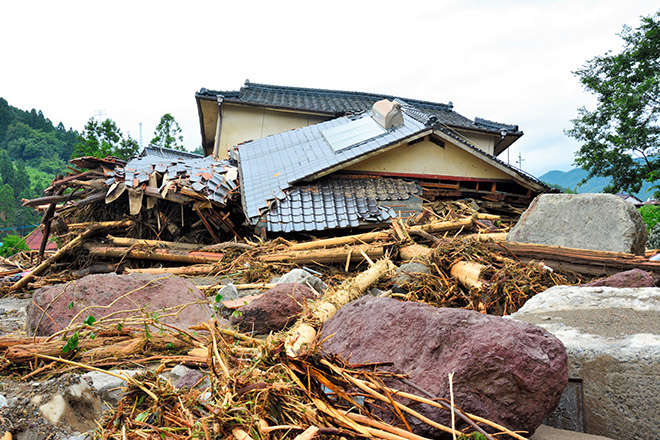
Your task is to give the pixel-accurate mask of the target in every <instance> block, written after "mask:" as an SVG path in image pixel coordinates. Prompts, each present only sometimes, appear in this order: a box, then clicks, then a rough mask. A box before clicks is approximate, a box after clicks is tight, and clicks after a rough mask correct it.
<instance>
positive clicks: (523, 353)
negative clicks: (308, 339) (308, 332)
mask: <svg viewBox="0 0 660 440" xmlns="http://www.w3.org/2000/svg"><path fill="white" fill-rule="evenodd" d="M520 324H523V323H518V322H515V321H511V320H506V319H503V318H501V317H497V316H490V315H482V314H480V313H478V312H474V311H469V310H463V309H448V308H435V307H432V306H429V305H426V304H421V303H413V302H401V301H397V300H394V299H391V298H373V297H362V298H360V299H358V300H356V301H353V302H351V303H350V304H348V305H346V306H344V307H342V308H341V309H340V310H339V312H338V313H337V314H336V315H335V316H334V317H333V318H332V319H330V320H329V321H328V322H326V323H325V324H324V326H323V330H322V335H321V337H320V339H321V340H323V339H324V338H326V337H328V336H330V335H332V334H334V336H333V337H332V338H330V339H329V340H327V341H325V342H324V343H323V348H324V349H325V350H326V351H329V352H332V353H338V354H340V355H341V356H343V357H344V358H346V359H348V358H349V357H350V362H351V363H365V362H391V363H393V365H392V366H391V367H383V368H385V369H387V370H389V371H393V372H396V373H402V374H403V373H405V374H409V379H410V381H412V382H413V383H415V384H416V385H418V386H420V387H422V388H424V389H425V390H427V391H428V392H430V393H431V394H433V395H434V396H437V397H440V398H445V399H448V398H449V384H448V378H447V375H448V373H451V372H452V371H453V372H455V376H454V380H453V383H454V396H455V401H456V404H457V406H459V407H461V408H462V409H463V410H465V411H468V412H471V413H474V414H477V415H479V416H482V417H486V418H488V419H491V420H493V421H496V422H499V423H501V424H504V425H506V426H508V427H509V428H511V429H514V430H525V431H530V432H533V431H534V430H535V429H536V428H537V427H538V426H539V425H540V424H541V422H542V421H543V418H544V417H545V416H546V415H547V414H548V413H549V412H551V411H552V410H553V409H554V407H555V406H556V405H557V402H558V401H559V397H560V396H561V393H562V391H563V390H564V387H565V386H566V381H567V376H566V351H565V350H564V347H563V345H562V344H561V342H560V341H559V340H558V339H557V338H555V337H553V336H552V335H550V334H549V333H548V332H546V331H544V330H543V329H541V328H539V327H537V326H534V325H529V324H523V325H520ZM385 382H386V383H387V384H388V385H389V386H391V387H392V388H395V389H399V390H403V391H407V392H411V393H414V394H419V391H417V390H415V389H413V388H412V387H410V386H408V385H405V384H403V383H402V382H400V381H399V380H398V379H395V378H388V379H385ZM410 406H411V407H412V408H413V409H415V410H417V411H420V412H421V413H423V414H424V415H426V416H427V417H429V418H431V419H433V420H436V421H439V422H440V423H443V424H444V425H445V426H447V425H449V424H450V423H451V422H450V416H449V414H448V413H447V412H446V411H442V410H437V409H434V408H430V407H427V406H422V405H420V404H411V405H410ZM380 415H381V416H383V417H386V418H387V417H388V415H386V414H380ZM408 420H409V422H410V423H411V425H412V426H413V431H414V432H415V433H416V434H419V435H422V436H427V437H432V438H445V437H443V434H442V433H440V432H439V431H436V430H434V429H432V428H430V427H428V426H426V425H424V424H422V423H421V422H419V421H417V420H416V419H413V418H409V419H408ZM450 438H451V437H450Z"/></svg>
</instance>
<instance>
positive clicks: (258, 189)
mask: <svg viewBox="0 0 660 440" xmlns="http://www.w3.org/2000/svg"><path fill="white" fill-rule="evenodd" d="M402 110H403V111H402V114H403V124H402V125H399V126H395V127H392V128H390V129H389V130H386V131H384V133H383V134H380V135H377V136H375V137H371V138H369V139H366V140H364V141H360V142H357V143H355V144H353V145H350V146H348V147H346V148H342V149H340V150H338V151H335V150H334V149H333V147H332V146H331V144H330V143H329V142H328V140H327V139H326V137H325V136H324V132H326V131H327V130H329V129H333V128H335V127H340V126H342V125H346V124H349V123H351V122H353V121H358V120H360V119H362V118H371V116H370V113H364V114H361V115H357V116H344V117H340V118H336V119H332V120H330V121H326V122H321V123H318V124H315V125H310V126H307V127H303V128H299V129H296V130H290V131H286V132H284V133H279V134H276V135H272V136H268V137H265V138H263V139H258V140H256V141H252V142H248V143H245V144H242V145H240V146H238V148H237V153H238V161H239V167H240V179H241V187H242V200H243V207H244V210H245V213H246V215H247V217H248V218H249V219H251V221H253V222H255V221H256V218H257V217H259V216H260V215H261V214H263V213H264V212H265V210H266V209H267V208H268V207H269V205H270V203H271V202H272V201H273V200H280V201H281V200H284V199H285V198H286V196H287V194H286V193H285V191H286V190H287V189H289V188H290V187H291V186H293V185H294V184H295V183H297V182H300V181H302V180H314V179H317V178H319V177H322V176H324V175H326V174H329V173H331V172H333V171H336V170H338V169H340V168H342V167H345V166H348V165H349V164H350V163H352V162H353V161H354V160H356V159H358V158H360V157H363V156H366V155H368V154H370V153H373V152H376V151H380V150H383V149H385V148H387V147H390V146H396V145H399V144H401V143H402V142H404V141H407V140H412V139H414V138H418V137H421V136H424V135H426V134H428V133H430V132H431V128H430V126H429V125H428V124H430V123H432V122H433V121H434V119H433V118H428V117H426V118H422V117H420V115H421V114H420V113H418V112H413V111H412V110H411V109H410V108H409V107H408V106H404V107H403V108H402Z"/></svg>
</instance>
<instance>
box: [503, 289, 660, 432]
mask: <svg viewBox="0 0 660 440" xmlns="http://www.w3.org/2000/svg"><path fill="white" fill-rule="evenodd" d="M511 318H512V319H516V320H518V321H523V322H528V323H532V324H536V325H538V326H540V327H542V328H544V329H546V330H548V331H549V332H550V333H552V334H553V335H555V336H556V337H557V338H559V339H560V340H561V341H562V342H563V343H564V345H565V346H566V351H567V353H568V364H569V379H570V380H572V381H581V388H582V402H583V418H584V421H583V424H584V431H585V432H586V433H589V434H595V435H603V436H606V437H611V438H615V439H618V440H627V439H630V440H632V439H640V438H644V439H651V438H660V437H658V433H660V289H658V288H611V287H578V286H555V287H552V288H550V289H548V290H546V291H545V292H542V293H540V294H537V295H536V296H534V297H533V298H531V299H530V300H529V301H528V302H527V303H526V304H525V305H524V306H523V307H522V308H521V309H520V310H519V311H518V312H516V313H514V314H513V315H511ZM569 390H570V387H569ZM569 392H574V391H569ZM560 411H561V405H560ZM567 416H568V414H562V417H564V418H566V417H567ZM575 417H577V414H576V415H575ZM550 419H552V415H551V416H550ZM547 422H548V419H546V423H547Z"/></svg>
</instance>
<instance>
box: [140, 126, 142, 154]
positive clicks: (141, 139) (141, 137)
mask: <svg viewBox="0 0 660 440" xmlns="http://www.w3.org/2000/svg"><path fill="white" fill-rule="evenodd" d="M140 151H142V122H140Z"/></svg>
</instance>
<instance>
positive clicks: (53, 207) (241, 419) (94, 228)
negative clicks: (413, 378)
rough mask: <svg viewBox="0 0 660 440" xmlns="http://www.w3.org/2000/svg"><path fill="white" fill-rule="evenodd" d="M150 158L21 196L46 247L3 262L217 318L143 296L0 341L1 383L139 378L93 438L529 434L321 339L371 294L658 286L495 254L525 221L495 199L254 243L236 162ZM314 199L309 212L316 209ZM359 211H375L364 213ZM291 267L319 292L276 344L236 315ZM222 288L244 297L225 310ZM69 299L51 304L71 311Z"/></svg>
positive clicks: (588, 264) (16, 287)
mask: <svg viewBox="0 0 660 440" xmlns="http://www.w3.org/2000/svg"><path fill="white" fill-rule="evenodd" d="M152 153H154V154H156V153H155V152H152ZM154 154H151V155H146V156H143V157H139V158H136V159H133V160H131V161H129V162H123V161H120V160H118V159H114V158H106V159H97V158H78V159H75V160H74V161H73V163H74V165H75V166H76V167H77V168H72V173H71V174H70V175H68V176H66V177H60V178H58V179H56V180H55V181H54V182H53V183H52V185H51V186H50V187H49V188H48V189H47V192H46V196H45V197H42V198H39V199H35V200H31V201H26V205H28V206H34V207H36V208H38V209H41V210H42V211H43V212H44V216H43V221H42V229H43V236H44V240H43V242H42V249H41V250H40V251H39V252H36V253H33V254H31V258H28V256H27V255H25V254H24V255H22V256H21V255H19V256H17V257H15V258H13V259H12V260H10V261H7V262H6V263H7V264H5V265H4V267H5V269H3V272H2V274H1V275H2V276H3V277H4V281H3V285H2V286H3V287H2V288H3V291H4V292H5V293H9V294H11V293H20V292H24V291H25V290H26V289H37V288H44V290H43V291H42V292H44V291H46V290H45V288H46V286H50V285H53V284H62V283H64V282H69V281H72V282H71V283H70V284H68V285H69V286H73V287H71V288H72V289H73V294H74V297H76V298H78V296H76V295H77V293H76V291H75V289H77V288H83V287H84V286H85V283H84V282H83V281H75V280H78V279H80V278H83V277H86V276H87V275H90V274H100V273H108V274H113V275H103V277H106V276H107V277H110V276H112V277H115V276H120V275H114V274H121V276H126V274H129V275H130V274H136V278H139V277H141V276H144V277H147V276H150V277H155V276H158V277H163V278H168V277H174V276H185V277H190V281H191V282H194V283H195V284H196V285H197V288H199V290H200V291H202V292H203V293H199V292H197V290H196V288H195V289H190V290H195V292H196V293H198V294H199V295H201V297H203V298H202V301H206V302H205V306H211V307H209V309H215V310H211V311H210V312H209V315H208V317H209V319H208V320H207V321H205V322H201V323H200V324H198V325H196V326H193V327H190V328H178V327H177V326H176V325H173V324H172V323H170V322H165V320H161V319H160V318H159V316H158V315H157V314H153V313H151V312H150V311H149V309H148V308H147V304H146V302H147V301H148V295H147V296H146V297H141V298H146V299H140V300H139V302H138V303H136V304H133V306H132V307H129V308H130V309H131V310H130V311H131V312H132V313H133V315H132V316H131V317H126V316H123V315H121V312H122V311H113V312H112V313H110V314H108V315H105V314H101V313H96V314H95V315H94V316H92V315H91V314H90V315H89V316H87V317H86V318H85V316H83V315H84V314H85V313H84V312H83V311H82V310H85V308H81V309H79V308H78V306H79V305H78V304H76V303H75V301H72V302H71V304H72V306H71V307H70V309H75V310H72V312H71V313H72V314H73V315H75V319H73V318H72V319H71V320H70V322H69V324H68V326H61V327H60V328H62V327H64V328H62V329H58V330H56V331H55V333H54V334H52V335H51V336H34V337H30V338H21V337H11V338H10V337H5V338H0V349H1V350H2V351H3V353H4V354H3V356H2V358H0V372H2V374H4V375H7V376H9V375H13V376H18V377H20V378H22V379H23V380H26V379H33V378H41V377H49V376H53V375H58V374H62V373H63V372H65V371H72V370H73V371H80V370H85V369H87V370H90V369H91V370H98V371H107V370H108V369H111V368H129V367H130V368H132V367H134V366H135V365H136V364H137V365H140V366H144V367H145V368H147V369H148V370H149V371H147V372H146V373H145V374H143V375H141V376H137V377H128V376H123V375H122V376H121V377H122V378H123V379H124V380H125V381H126V382H127V384H128V389H127V391H126V393H125V394H124V396H123V399H122V400H121V402H120V403H119V405H117V406H116V407H115V408H112V411H111V412H107V413H106V417H105V419H104V421H103V422H102V427H101V428H99V430H98V435H99V436H100V438H106V439H125V438H126V439H129V438H159V437H160V438H162V437H165V438H168V437H169V438H181V439H183V438H204V439H213V438H235V439H239V440H249V439H251V438H253V439H267V438H281V439H289V438H291V439H299V440H303V439H311V438H313V437H314V436H319V435H323V436H325V437H328V438H342V437H344V438H370V437H373V438H386V439H419V438H423V437H419V436H418V435H417V434H412V433H411V432H410V429H409V428H410V424H409V422H408V421H407V419H408V418H409V417H410V416H412V417H414V418H415V419H417V420H419V421H421V423H424V424H426V425H428V426H430V427H431V428H433V429H435V430H439V431H442V432H444V433H448V434H451V433H452V432H459V433H460V434H463V435H469V434H471V433H474V432H477V433H480V434H481V435H485V436H486V438H488V439H493V438H496V437H495V436H496V435H497V438H516V439H523V438H524V437H523V436H522V435H521V433H514V432H511V431H509V430H508V429H507V428H506V427H504V426H501V425H500V424H497V423H494V422H492V421H488V420H485V419H483V418H480V417H478V416H476V415H472V414H467V413H465V412H463V411H461V410H459V409H457V407H460V406H461V405H460V402H459V403H458V404H457V405H455V404H454V403H452V402H451V399H447V401H445V400H443V399H434V398H432V397H429V396H425V397H421V396H418V395H415V394H405V395H404V394H402V393H401V392H400V390H397V389H394V387H388V386H386V385H385V384H386V383H388V384H389V383H391V382H390V381H389V380H388V378H391V377H392V374H393V373H391V372H389V373H387V372H386V371H385V369H384V368H378V365H369V366H368V368H366V366H365V365H357V364H350V363H349V362H350V359H349V360H348V361H346V360H341V359H338V358H334V357H332V356H329V355H328V354H326V353H324V352H323V351H322V350H320V346H321V345H320V343H319V338H318V337H317V332H318V331H319V329H320V327H321V326H322V324H323V323H324V322H326V321H327V320H328V319H329V318H331V317H332V316H333V315H335V314H336V313H337V312H338V311H339V310H340V309H341V308H342V306H344V305H346V304H348V303H349V302H351V301H353V300H356V299H358V298H360V297H362V296H363V295H365V294H366V293H367V292H369V293H370V294H373V295H376V296H387V297H391V298H394V299H395V300H404V301H415V302H424V303H427V304H430V305H432V306H438V307H452V308H465V309H471V310H474V311H477V312H481V313H482V314H488V315H507V314H511V313H514V312H515V311H517V310H518V309H519V308H520V307H522V306H523V304H524V303H525V302H526V301H527V300H528V299H529V298H531V297H533V296H534V295H536V294H537V293H540V292H542V291H544V290H546V289H547V288H549V287H552V286H555V285H561V284H573V283H581V282H586V281H590V280H591V279H592V278H594V277H597V276H603V275H607V274H612V273H616V272H619V271H621V270H626V269H630V268H633V267H637V268H640V269H643V270H645V271H649V272H652V273H653V274H656V275H658V274H660V263H656V262H652V261H648V260H646V259H645V258H643V257H641V256H635V255H631V254H625V253H615V252H604V251H594V250H582V249H570V248H561V247H555V246H548V245H540V244H527V243H514V242H506V241H503V240H505V238H506V234H507V232H508V231H509V230H510V227H511V225H512V222H513V221H515V219H516V218H517V215H518V214H519V212H518V211H519V210H518V208H515V207H512V206H510V205H507V204H505V203H504V202H502V201H492V200H491V201H489V200H473V199H462V200H451V199H450V200H435V201H430V202H425V203H424V204H423V205H422V206H421V209H420V210H418V211H415V212H412V211H410V212H407V214H406V215H405V216H403V215H402V216H394V217H391V216H388V223H387V225H386V226H383V225H382V224H379V225H372V227H371V228H368V229H363V228H351V229H349V228H345V229H341V230H334V232H335V234H334V235H330V232H328V231H326V232H325V233H319V234H317V235H316V236H312V235H309V231H308V229H305V230H301V231H297V232H296V231H295V229H294V232H291V233H288V234H284V233H280V234H275V235H271V236H270V237H268V236H266V235H265V232H264V231H266V230H267V229H266V228H262V229H257V230H256V231H255V229H254V228H253V226H254V222H252V221H250V222H246V216H245V214H244V210H243V209H244V207H243V206H242V204H241V200H240V197H239V196H240V190H241V188H240V184H239V182H240V179H239V178H238V177H239V176H238V174H237V171H236V167H234V166H233V165H232V163H231V162H230V161H214V160H212V159H209V158H200V157H189V158H184V159H181V158H180V157H179V156H176V157H168V156H167V151H160V152H159V154H160V155H154ZM83 169H87V171H84V170H83ZM310 188H311V187H310ZM365 191H366V190H365ZM312 193H313V188H311V189H310V193H309V194H310V197H311V198H309V200H307V202H310V203H312V204H314V203H315V202H314V200H315V199H314V197H313V196H311V194H312ZM301 197H302V196H301ZM345 198H346V197H345ZM367 198H368V197H367ZM287 200H288V199H287ZM290 201H291V202H292V203H293V202H295V201H296V200H294V199H291V200H290ZM354 201H355V206H356V207H357V208H360V209H363V210H365V211H364V212H367V211H368V212H372V208H373V206H370V205H369V204H368V203H367V205H364V204H363V203H362V202H361V201H358V200H354ZM280 202H281V201H280ZM301 203H302V200H301ZM328 203H329V201H328ZM278 206H279V208H283V207H285V206H288V205H286V204H285V203H280V204H279V205H278ZM357 208H356V209H357ZM273 212H274V211H273ZM277 212H279V213H280V214H282V211H277ZM379 212H380V211H379ZM388 212H389V211H388ZM393 212H395V211H393ZM282 215H284V214H282ZM287 215H288V214H287ZM253 220H254V219H253ZM326 220H327V218H326ZM361 226H364V225H361ZM376 226H378V227H376ZM270 231H272V229H270ZM305 231H307V232H305ZM49 239H54V240H55V241H56V242H57V243H58V250H57V251H54V252H50V253H49V252H46V251H45V244H46V242H47V240H49ZM395 262H396V263H398V262H414V263H415V264H416V266H414V267H417V268H418V269H419V272H418V271H417V269H414V270H411V269H407V270H408V272H407V273H405V275H406V276H405V277H398V278H397V279H394V278H393V277H392V273H393V272H394V269H395ZM9 263H11V264H9ZM301 267H304V268H306V269H307V270H309V271H311V272H312V273H315V274H317V275H318V276H319V277H320V278H321V279H322V283H325V284H327V285H328V286H329V287H328V289H327V291H325V293H324V295H323V296H322V297H316V296H315V295H312V294H310V295H305V296H304V298H303V296H300V298H301V299H300V301H299V302H301V304H297V305H299V307H297V308H296V311H295V318H294V319H297V321H296V322H295V323H294V324H293V325H292V326H291V327H290V328H289V329H288V330H284V331H274V330H273V328H270V327H268V328H267V329H266V330H263V332H266V331H272V333H271V334H270V335H269V336H267V337H263V338H262V337H261V336H260V335H257V334H255V332H254V330H256V329H259V328H260V327H258V326H256V325H255V323H254V321H253V322H252V323H249V322H248V320H247V319H246V320H245V322H242V320H241V316H240V315H241V312H240V306H242V305H243V304H244V303H247V302H248V300H247V295H251V296H250V297H251V298H252V297H255V296H256V295H257V294H258V293H260V292H261V291H262V290H264V289H269V288H271V287H273V283H274V282H275V281H274V278H275V277H277V276H280V275H282V274H285V273H287V272H289V271H290V270H291V269H293V268H301ZM402 267H403V265H402V266H400V268H399V269H401V268H402ZM408 267H409V268H410V267H413V266H408ZM404 272H405V271H404ZM12 277H14V278H12ZM85 279H86V280H88V279H89V277H88V278H85ZM108 283H109V284H110V283H112V284H114V283H115V282H114V281H112V282H108ZM229 283H231V284H232V288H233V289H234V290H236V291H237V292H239V293H237V295H236V296H235V297H232V298H225V301H223V298H222V295H223V294H222V293H221V292H223V291H225V289H228V288H229V286H228V284H229ZM62 285H64V284H62ZM76 286H77V287H76ZM81 286H82V287H81ZM84 288H85V289H86V287H84ZM136 290H140V289H136ZM174 290H176V289H174ZM65 291H66V288H64V291H62V292H63V293H61V296H62V298H69V297H68V296H67V295H68V294H69V293H71V292H69V293H66V292H65ZM131 292H133V291H131ZM317 293H322V292H320V291H317ZM54 295H55V296H59V295H60V294H54ZM174 295H176V292H174ZM82 296H84V295H79V297H82ZM122 296H123V294H121V295H120V297H122ZM289 296H293V295H289ZM35 298H36V296H35ZM296 298H297V297H296ZM308 298H312V301H307V299H308ZM54 300H55V299H53V301H54ZM226 300H231V301H226ZM49 301H50V300H48V301H46V302H37V301H34V303H35V306H36V307H39V308H41V309H42V315H43V316H44V319H50V320H52V321H56V320H55V319H52V318H49V317H48V313H49V312H48V311H49V310H50V307H51V304H50V303H49ZM388 301H393V300H392V299H389V300H388ZM230 302H233V304H231V305H230ZM103 307H105V304H104V305H103ZM124 311H128V310H124ZM216 312H221V313H216ZM291 313H294V312H291ZM229 314H233V319H232V323H235V324H237V325H238V328H241V329H243V330H247V331H248V332H250V331H252V332H251V333H249V334H244V333H239V332H237V331H236V330H233V329H231V328H230V327H229V323H228V322H227V321H225V320H224V318H223V317H229ZM61 315H62V316H65V315H66V313H61ZM97 315H98V316H97ZM120 315H121V316H120ZM221 315H222V316H221ZM475 315H478V316H481V315H479V314H478V313H477V314H475ZM66 316H68V315H66ZM83 318H84V319H83ZM90 318H93V319H90ZM249 318H250V319H253V320H254V319H255V318H254V316H251V317H249ZM284 318H285V319H284V321H283V322H285V324H286V325H285V326H289V325H290V324H291V322H289V320H287V319H286V317H284ZM488 318H490V317H488ZM281 327H283V326H281ZM175 365H186V366H189V367H194V368H195V369H199V370H200V371H202V372H203V373H204V374H203V379H200V381H199V383H195V384H192V385H191V386H189V387H186V388H185V389H184V388H177V387H176V386H173V385H172V384H171V383H169V382H168V381H167V380H165V379H163V378H162V377H161V375H160V373H162V372H163V371H164V370H168V369H170V368H171V367H173V366H175ZM112 374H114V373H112ZM117 374H120V373H117ZM450 382H451V381H450ZM422 394H423V393H422ZM450 394H451V393H450ZM394 396H398V397H397V398H396V399H395V398H394ZM400 397H404V398H403V399H401V398H400ZM365 402H366V404H365ZM411 402H413V403H411ZM419 405H426V406H430V407H435V408H442V410H443V411H448V413H449V414H454V416H453V417H452V418H455V419H456V420H458V419H460V420H461V421H460V422H454V423H455V426H449V425H448V424H444V425H441V424H439V423H438V421H437V420H431V419H428V418H425V417H424V416H423V415H421V414H419V413H417V412H416V411H415V410H414V409H413V408H411V407H416V406H419ZM376 406H379V407H383V408H384V407H388V408H390V411H389V412H390V413H391V414H393V415H394V418H393V419H390V420H381V419H379V418H378V417H377V416H376V415H375V414H374V413H372V412H371V410H370V409H369V408H373V407H376ZM379 414H381V413H380V412H379ZM456 427H458V428H456ZM489 433H493V434H492V435H491V434H489ZM496 433H498V434H496ZM505 434H506V436H508V437H506V436H505Z"/></svg>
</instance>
